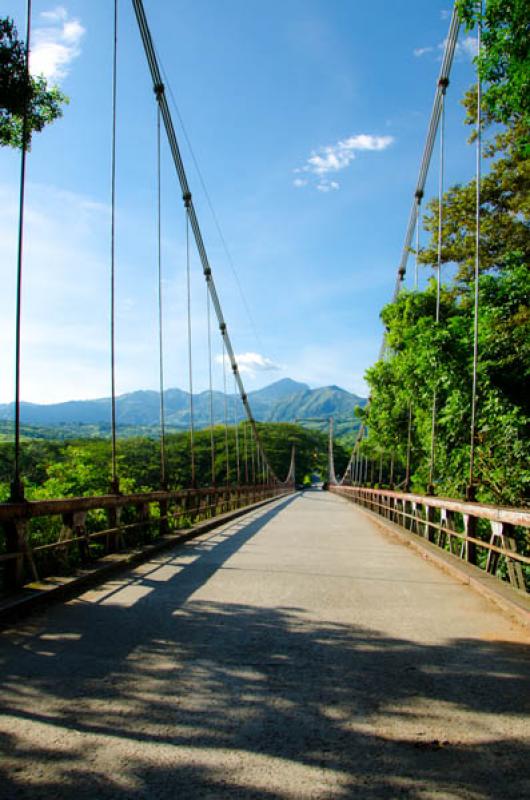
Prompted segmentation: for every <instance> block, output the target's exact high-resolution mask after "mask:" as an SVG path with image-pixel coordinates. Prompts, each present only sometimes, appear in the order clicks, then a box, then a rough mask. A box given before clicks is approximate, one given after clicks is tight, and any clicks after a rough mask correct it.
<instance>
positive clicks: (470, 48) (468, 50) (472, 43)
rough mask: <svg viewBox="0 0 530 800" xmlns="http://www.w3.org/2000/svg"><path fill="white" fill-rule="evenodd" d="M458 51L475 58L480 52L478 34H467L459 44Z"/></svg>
mask: <svg viewBox="0 0 530 800" xmlns="http://www.w3.org/2000/svg"><path fill="white" fill-rule="evenodd" d="M456 52H457V53H459V54H461V55H466V56H467V57H468V58H475V56H476V55H477V53H478V39H477V37H476V36H466V37H465V38H464V39H463V40H462V41H461V42H459V43H458V44H457V47H456Z"/></svg>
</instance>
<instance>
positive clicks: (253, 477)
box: [250, 427, 256, 484]
mask: <svg viewBox="0 0 530 800" xmlns="http://www.w3.org/2000/svg"><path fill="white" fill-rule="evenodd" d="M250 458H251V466H252V483H254V484H255V483H256V462H255V460H254V430H253V428H252V427H251V428H250Z"/></svg>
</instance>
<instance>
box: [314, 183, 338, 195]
mask: <svg viewBox="0 0 530 800" xmlns="http://www.w3.org/2000/svg"><path fill="white" fill-rule="evenodd" d="M339 188H340V187H339V184H338V183H337V181H326V180H321V181H320V182H319V183H317V189H318V191H319V192H333V191H335V190H336V189H339Z"/></svg>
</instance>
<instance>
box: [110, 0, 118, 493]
mask: <svg viewBox="0 0 530 800" xmlns="http://www.w3.org/2000/svg"><path fill="white" fill-rule="evenodd" d="M117 69H118V0H114V28H113V48H112V141H111V163H110V391H111V398H110V405H111V462H112V463H111V489H112V491H113V492H115V493H117V492H119V479H118V466H117V455H116V107H117V83H118V80H117Z"/></svg>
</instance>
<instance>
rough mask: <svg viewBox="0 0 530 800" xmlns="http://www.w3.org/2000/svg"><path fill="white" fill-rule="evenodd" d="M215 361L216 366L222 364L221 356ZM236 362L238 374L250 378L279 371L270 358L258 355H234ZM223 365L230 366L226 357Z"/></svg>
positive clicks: (278, 367)
mask: <svg viewBox="0 0 530 800" xmlns="http://www.w3.org/2000/svg"><path fill="white" fill-rule="evenodd" d="M215 360H216V362H217V363H218V364H222V363H223V356H222V355H218V356H216V357H215ZM236 361H237V363H238V366H239V371H240V373H241V374H242V375H245V374H246V375H250V376H251V377H254V376H255V374H256V373H257V372H276V371H278V370H280V369H281V367H280V366H279V365H278V364H275V363H274V361H272V360H271V359H270V358H267V357H266V356H262V355H261V354H260V353H236ZM225 363H226V364H227V366H229V365H230V359H229V358H228V356H227V355H225Z"/></svg>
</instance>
